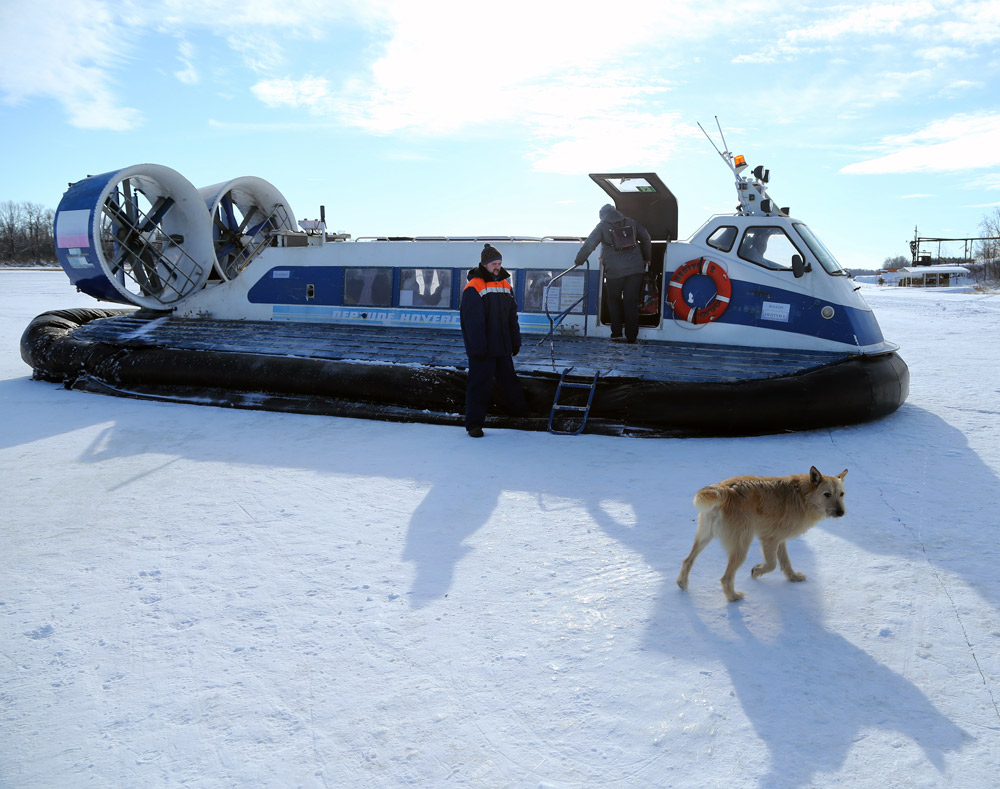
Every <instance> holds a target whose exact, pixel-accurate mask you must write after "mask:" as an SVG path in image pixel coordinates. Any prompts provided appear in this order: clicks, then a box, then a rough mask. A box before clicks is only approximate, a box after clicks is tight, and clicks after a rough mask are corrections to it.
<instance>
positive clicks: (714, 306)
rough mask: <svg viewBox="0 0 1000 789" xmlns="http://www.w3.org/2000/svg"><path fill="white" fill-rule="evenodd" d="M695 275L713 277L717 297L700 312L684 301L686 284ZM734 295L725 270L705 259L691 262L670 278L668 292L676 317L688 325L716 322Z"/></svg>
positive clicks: (678, 268)
mask: <svg viewBox="0 0 1000 789" xmlns="http://www.w3.org/2000/svg"><path fill="white" fill-rule="evenodd" d="M695 274H704V275H705V276H706V277H711V278H712V282H714V283H715V297H714V298H713V299H712V300H711V301H710V302H709V303H708V304H706V305H705V306H704V307H703V308H702V309H700V310H699V309H695V308H694V307H692V306H691V305H690V304H688V303H687V302H686V301H684V283H685V282H687V281H688V280H689V279H691V277H693V276H694V275H695ZM732 293H733V285H732V283H731V282H730V281H729V275H728V274H727V273H726V271H725V269H723V268H722V266H720V265H719V264H718V263H714V262H712V261H711V260H706V259H705V258H698V259H697V260H689V261H688V262H687V263H685V264H684V265H683V266H678V267H677V271H675V272H674V275H673V276H672V277H671V278H670V289H669V290H668V291H667V295H668V296H669V297H670V306H671V307H672V308H673V310H674V315H675V316H676V317H677V318H679V319H680V320H682V321H687V322H688V323H711V322H712V321H714V320H715V319H716V318H718V317H719V316H720V315H722V313H724V312H725V311H726V307H728V306H729V297H730V296H732Z"/></svg>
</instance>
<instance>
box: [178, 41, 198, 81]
mask: <svg viewBox="0 0 1000 789" xmlns="http://www.w3.org/2000/svg"><path fill="white" fill-rule="evenodd" d="M194 57H195V50H194V45H193V44H191V43H190V42H188V41H181V43H180V45H179V46H178V47H177V59H178V60H180V62H181V63H183V64H184V68H183V69H181V70H180V71H175V72H174V76H175V77H177V79H178V80H180V81H181V82H183V83H184V84H185V85H196V84H198V81H199V79H200V78H199V76H198V70H197V69H196V68H195V67H194Z"/></svg>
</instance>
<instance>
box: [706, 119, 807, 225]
mask: <svg viewBox="0 0 1000 789" xmlns="http://www.w3.org/2000/svg"><path fill="white" fill-rule="evenodd" d="M715 125H716V126H717V127H718V129H719V137H721V138H722V147H723V149H724V150H719V146H718V145H716V144H715V141H714V140H713V139H712V138H711V137H710V136H709V134H708V132H707V131H705V127H704V126H702V125H701V123H700V122H699V123H698V128H699V129H701V132H702V134H704V135H705V137H706V138H707V139H708V141H709V142H710V143H711V144H712V147H713V148H715V152H716V153H717V154H719V157H720V158H721V159H722V161H724V162H725V163H726V165H727V166H728V167H729V169H730V170H732V171H733V175H734V176H735V178H736V194H737V196H738V197H739V200H740V204H739V206H737V210H738V211H739V213H740V214H742V215H744V216H749V215H751V214H764V215H766V216H772V215H775V214H777V215H778V216H788V212H787V209H778V208H776V207H775V206H774V201H773V200H771V198H770V196H769V195H768V193H767V182H768V178H769V177H770V174H771V171H770V170H765V169H764V168H763V166H760V165H758V166H757V167H755V168H754V169H753V172H752V174H753V180H750V179H748V178H746V177H744V176H742V175H741V174H740V173H742V172H743V171H744V170H745V169H746V168H747V167H748V165H747V162H746V159H744V158H743V157H742V156H733V154H732V152H731V151H730V150H729V146H728V144H727V143H726V135H725V134H724V133H723V131H722V124H721V123H719V116H718V115H716V116H715Z"/></svg>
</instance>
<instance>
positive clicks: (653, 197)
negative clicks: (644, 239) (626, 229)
mask: <svg viewBox="0 0 1000 789" xmlns="http://www.w3.org/2000/svg"><path fill="white" fill-rule="evenodd" d="M590 177H591V178H592V179H593V180H594V182H595V183H596V184H597V185H598V186H599V187H601V189H603V190H604V191H605V192H607V193H608V194H609V195H610V196H611V199H612V200H614V203H615V208H617V209H618V210H619V211H621V212H622V213H623V214H625V216H628V217H631V218H632V219H634V220H635V221H636V222H638V223H639V224H640V225H642V226H643V227H644V228H646V230H647V231H648V232H649V235H650V238H652V239H653V241H676V240H677V198H676V197H674V194H673V192H671V191H670V190H669V189H667V186H666V184H664V183H663V181H661V180H660V178H659V176H658V175H657V174H656V173H591V174H590Z"/></svg>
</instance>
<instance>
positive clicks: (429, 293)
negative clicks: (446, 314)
mask: <svg viewBox="0 0 1000 789" xmlns="http://www.w3.org/2000/svg"><path fill="white" fill-rule="evenodd" d="M399 306H400V307H438V308H441V309H447V308H448V307H450V306H451V269H448V268H404V269H402V270H401V271H400V273H399Z"/></svg>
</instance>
